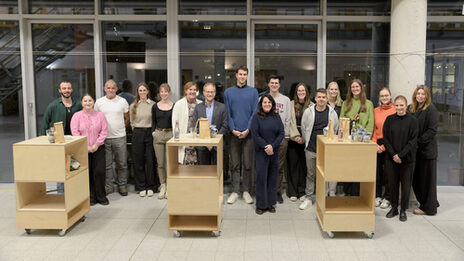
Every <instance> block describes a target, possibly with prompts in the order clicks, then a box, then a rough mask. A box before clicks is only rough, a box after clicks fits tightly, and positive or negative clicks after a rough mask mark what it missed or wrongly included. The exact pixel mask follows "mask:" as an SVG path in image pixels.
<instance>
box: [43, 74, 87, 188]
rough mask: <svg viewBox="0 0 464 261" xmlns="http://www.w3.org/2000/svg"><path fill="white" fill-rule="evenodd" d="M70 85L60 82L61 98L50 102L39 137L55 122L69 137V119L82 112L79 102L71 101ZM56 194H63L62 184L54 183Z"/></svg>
mask: <svg viewBox="0 0 464 261" xmlns="http://www.w3.org/2000/svg"><path fill="white" fill-rule="evenodd" d="M72 91H73V90H72V85H71V83H70V82H65V81H63V82H61V83H60V86H59V87H58V92H59V93H60V94H61V97H60V98H58V99H56V100H54V101H53V102H51V103H50V104H49V105H48V106H47V109H46V110H45V113H44V117H43V119H42V126H41V127H40V135H45V133H46V130H47V129H49V128H50V127H53V124H54V123H55V122H60V121H62V122H63V130H64V134H65V135H71V118H72V116H73V114H74V113H75V112H77V111H80V110H82V105H81V103H80V102H79V100H76V99H73V98H72V97H71V94H72ZM56 189H57V191H58V193H60V194H63V192H64V184H63V183H56Z"/></svg>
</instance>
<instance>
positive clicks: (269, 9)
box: [252, 0, 320, 15]
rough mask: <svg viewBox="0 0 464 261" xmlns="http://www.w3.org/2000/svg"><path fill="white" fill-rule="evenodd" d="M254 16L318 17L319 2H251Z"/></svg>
mask: <svg viewBox="0 0 464 261" xmlns="http://www.w3.org/2000/svg"><path fill="white" fill-rule="evenodd" d="M252 2H253V14H255V15H320V0H289V1H277V0H253V1H252Z"/></svg>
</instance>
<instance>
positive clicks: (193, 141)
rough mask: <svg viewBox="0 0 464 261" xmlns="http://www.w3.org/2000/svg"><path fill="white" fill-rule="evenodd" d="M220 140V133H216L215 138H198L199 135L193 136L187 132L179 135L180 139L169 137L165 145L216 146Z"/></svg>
mask: <svg viewBox="0 0 464 261" xmlns="http://www.w3.org/2000/svg"><path fill="white" fill-rule="evenodd" d="M220 142H222V134H218V135H216V137H215V138H209V139H200V137H197V138H193V137H191V136H188V135H187V134H183V135H180V139H178V140H176V139H174V138H171V139H170V140H169V141H168V142H167V143H166V145H168V146H217V145H218V144H219V143H220Z"/></svg>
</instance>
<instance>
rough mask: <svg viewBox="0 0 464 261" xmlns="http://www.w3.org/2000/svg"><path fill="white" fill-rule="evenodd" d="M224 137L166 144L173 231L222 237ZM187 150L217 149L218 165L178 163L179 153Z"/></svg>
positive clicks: (188, 138)
mask: <svg viewBox="0 0 464 261" xmlns="http://www.w3.org/2000/svg"><path fill="white" fill-rule="evenodd" d="M222 141H223V137H222V135H217V136H216V137H215V138H210V139H200V138H193V137H188V136H186V135H184V136H181V137H180V139H179V140H175V139H174V138H173V139H171V140H169V141H168V142H167V143H166V154H167V155H166V158H167V187H168V192H169V197H168V216H169V227H168V228H169V230H173V231H174V235H176V236H180V231H212V232H213V233H214V235H216V236H218V235H219V234H220V226H221V221H222V201H223V175H222V174H223V173H222V153H223V147H222V146H223V145H222ZM183 146H213V147H216V148H217V165H215V166H214V165H194V166H192V165H190V166H185V165H181V164H179V163H178V159H179V158H178V149H179V148H183Z"/></svg>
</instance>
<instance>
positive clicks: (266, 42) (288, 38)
mask: <svg viewBox="0 0 464 261" xmlns="http://www.w3.org/2000/svg"><path fill="white" fill-rule="evenodd" d="M254 58H255V86H256V88H258V89H259V91H260V92H262V91H266V90H267V89H268V87H267V83H266V79H267V77H268V76H269V75H270V74H277V75H279V76H281V77H282V78H281V80H280V92H281V93H283V94H284V95H286V96H289V97H292V96H293V94H291V93H292V91H293V90H294V88H295V87H296V85H297V84H298V83H300V82H302V83H305V84H306V85H307V86H308V88H309V89H310V91H311V94H314V93H315V90H316V88H317V86H316V83H317V79H316V76H317V74H316V68H317V25H314V24H256V25H255V57H254Z"/></svg>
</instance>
